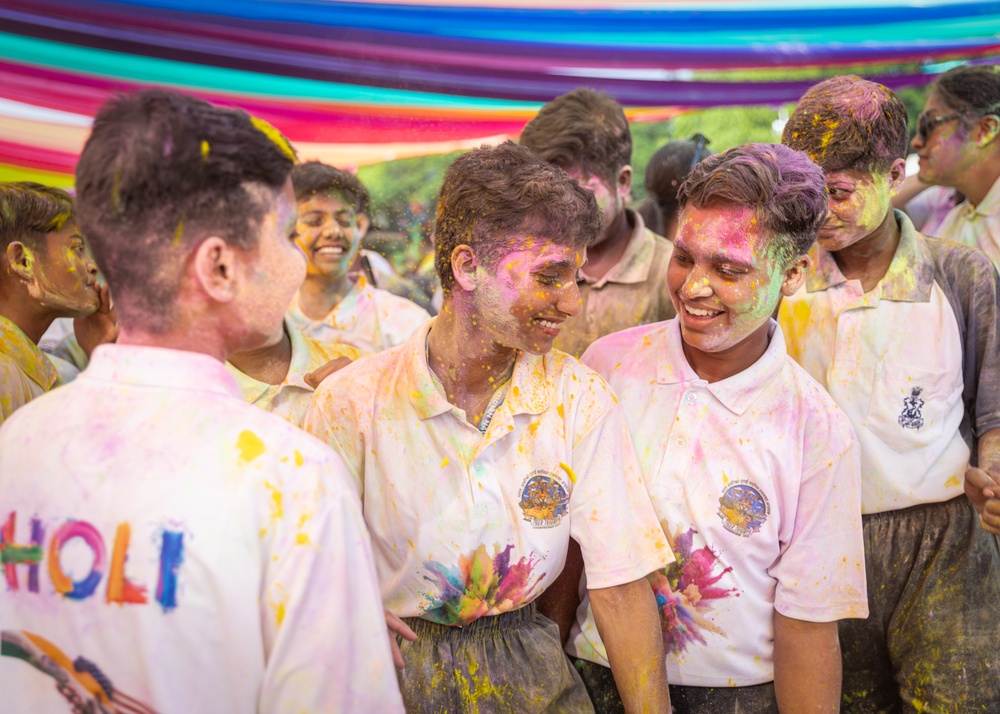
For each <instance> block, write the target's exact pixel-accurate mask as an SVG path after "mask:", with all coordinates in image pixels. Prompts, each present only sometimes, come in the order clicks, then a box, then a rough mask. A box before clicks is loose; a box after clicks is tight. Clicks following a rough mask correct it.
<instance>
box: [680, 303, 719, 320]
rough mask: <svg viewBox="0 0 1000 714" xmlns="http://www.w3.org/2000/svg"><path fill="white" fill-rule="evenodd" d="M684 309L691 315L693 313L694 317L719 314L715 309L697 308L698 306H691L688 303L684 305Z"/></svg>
mask: <svg viewBox="0 0 1000 714" xmlns="http://www.w3.org/2000/svg"><path fill="white" fill-rule="evenodd" d="M684 309H685V310H687V311H688V313H690V314H691V315H694V316H695V317H710V316H712V315H718V314H720V313H719V312H718V311H716V310H699V309H698V308H695V307H691V306H690V305H685V306H684Z"/></svg>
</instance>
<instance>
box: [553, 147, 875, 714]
mask: <svg viewBox="0 0 1000 714" xmlns="http://www.w3.org/2000/svg"><path fill="white" fill-rule="evenodd" d="M679 201H680V206H681V211H680V214H679V217H678V231H677V234H676V236H675V238H674V251H673V256H672V257H671V259H670V266H669V268H668V275H667V281H668V283H669V285H670V292H671V295H672V297H673V300H674V304H675V305H676V307H677V318H675V319H673V320H669V321H667V322H661V323H657V324H655V325H645V326H641V327H635V328H632V329H630V330H624V331H622V332H618V333H616V334H614V335H608V336H607V337H604V338H602V339H600V340H598V341H597V342H595V343H594V344H593V345H591V347H590V349H588V350H587V352H585V353H584V355H583V362H584V363H585V364H587V365H589V366H591V367H593V368H594V369H595V370H597V372H598V373H599V374H601V375H602V376H604V377H605V378H606V379H607V380H608V383H609V384H610V385H611V387H612V388H613V389H614V390H615V393H616V394H617V395H618V401H619V403H620V404H621V406H622V412H623V413H624V414H625V420H626V423H627V424H628V427H629V432H630V433H631V435H632V438H633V440H634V443H635V445H636V449H637V451H638V454H639V462H640V464H641V466H642V471H643V478H644V479H645V482H646V484H647V488H648V489H649V493H650V496H651V498H652V501H653V505H654V507H655V508H656V512H657V516H658V517H659V518H660V522H661V524H662V526H663V529H664V531H665V532H666V534H667V536H668V538H669V539H670V542H671V547H672V548H673V550H674V553H675V556H676V557H677V561H676V562H675V563H673V564H671V565H669V566H668V567H667V568H666V569H664V570H662V571H659V572H657V573H655V574H654V575H653V576H651V577H650V581H651V583H652V585H653V588H654V591H655V592H656V594H657V604H658V605H659V606H660V611H661V623H660V628H662V637H663V641H664V646H665V649H666V652H667V676H668V678H669V680H670V683H671V684H670V698H671V700H672V702H673V706H674V712H675V713H678V714H687V713H692V714H695V713H698V714H714V713H716V712H718V713H722V712H734V711H736V712H754V713H755V714H760V713H763V712H779V711H780V712H804V711H826V712H836V711H837V710H838V707H839V704H840V654H839V650H838V644H837V621H838V620H841V619H843V618H850V617H864V616H865V615H867V606H866V600H865V594H864V591H865V581H864V562H863V560H864V558H863V548H862V543H861V514H860V501H861V485H860V473H859V464H858V446H857V441H856V440H855V438H854V435H853V433H852V430H851V427H850V424H849V423H848V421H847V419H846V417H845V416H844V415H843V413H842V412H841V411H840V410H839V409H838V408H837V407H836V405H835V404H834V403H833V401H832V400H831V399H830V397H829V396H828V395H827V394H825V393H824V392H823V390H822V389H820V387H819V386H818V385H817V384H816V383H815V381H814V380H812V379H811V378H810V377H809V376H808V375H807V374H806V373H805V372H804V371H803V370H802V368H801V367H799V366H798V365H796V364H795V363H794V362H793V361H792V359H791V358H790V357H788V355H787V353H786V351H785V342H784V338H783V336H782V331H781V329H780V328H779V327H778V326H777V324H776V323H775V322H774V320H772V319H771V314H772V313H773V312H774V310H775V308H776V307H777V305H778V301H779V300H780V299H781V296H783V295H791V294H792V293H794V292H795V290H796V289H797V288H798V287H799V285H801V284H802V281H803V279H804V272H805V270H806V267H807V266H808V258H806V256H805V253H806V251H808V249H809V246H810V245H812V243H813V241H814V240H815V238H816V232H817V230H818V229H819V226H820V224H821V223H822V222H823V219H824V217H825V215H826V195H825V190H824V185H823V174H822V172H821V171H820V169H819V168H818V167H817V166H816V165H815V164H813V163H812V162H811V161H809V159H808V158H807V157H806V156H805V155H804V154H801V153H799V152H794V151H791V150H789V149H787V148H785V147H783V146H775V145H771V144H748V145H746V146H741V147H737V148H735V149H730V150H729V151H726V152H724V153H722V154H719V155H715V156H712V157H710V158H708V159H705V160H704V161H702V162H701V163H700V164H698V165H697V166H696V167H695V168H694V169H693V171H692V172H691V174H690V176H689V177H688V179H687V181H686V182H685V183H684V184H682V186H681V189H680V192H679ZM658 631H659V628H658ZM567 650H568V651H569V652H570V654H571V655H573V656H574V657H575V658H576V659H575V663H576V665H577V667H578V669H579V670H580V671H581V673H582V675H583V678H584V681H585V682H587V684H588V688H589V689H590V691H591V694H592V697H593V699H594V703H595V705H596V708H597V709H598V711H602V712H619V711H621V704H620V699H619V697H618V692H617V691H616V689H615V687H614V683H613V682H612V681H611V678H610V677H609V673H608V669H607V655H606V649H605V646H604V642H603V640H602V638H601V637H600V635H599V634H598V632H597V631H596V629H595V628H594V620H593V616H592V612H591V608H590V605H589V603H587V602H585V603H584V604H583V606H581V607H580V608H579V610H578V621H577V622H576V624H575V625H574V627H573V630H572V632H571V634H570V641H569V645H568V647H567Z"/></svg>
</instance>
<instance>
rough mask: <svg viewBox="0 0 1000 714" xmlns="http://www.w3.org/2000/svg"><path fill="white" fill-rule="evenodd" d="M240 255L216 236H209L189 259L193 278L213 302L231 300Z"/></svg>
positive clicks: (235, 288)
mask: <svg viewBox="0 0 1000 714" xmlns="http://www.w3.org/2000/svg"><path fill="white" fill-rule="evenodd" d="M240 258H241V256H238V255H237V249H236V248H234V247H233V246H231V245H229V243H227V242H226V241H224V240H222V238H219V237H218V236H210V237H209V238H206V239H205V240H203V241H202V242H201V243H200V244H199V245H198V247H197V248H196V249H195V252H194V257H193V258H192V260H191V266H192V270H193V272H194V276H193V277H194V279H195V280H196V281H197V283H198V285H199V286H200V287H201V289H202V290H203V291H204V292H205V294H206V295H208V296H209V297H210V298H211V299H212V300H214V301H215V302H220V303H228V302H231V301H232V300H233V299H234V298H235V297H236V295H237V293H238V286H237V278H236V268H237V262H238V261H239V260H240Z"/></svg>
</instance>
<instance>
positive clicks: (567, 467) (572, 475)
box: [559, 461, 576, 483]
mask: <svg viewBox="0 0 1000 714" xmlns="http://www.w3.org/2000/svg"><path fill="white" fill-rule="evenodd" d="M559 468H561V469H562V470H563V471H565V472H566V475H567V476H569V480H570V481H571V482H572V483H576V471H574V470H573V467H572V466H570V465H569V464H564V463H563V462H562V461H560V462H559Z"/></svg>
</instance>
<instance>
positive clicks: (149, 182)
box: [76, 89, 295, 331]
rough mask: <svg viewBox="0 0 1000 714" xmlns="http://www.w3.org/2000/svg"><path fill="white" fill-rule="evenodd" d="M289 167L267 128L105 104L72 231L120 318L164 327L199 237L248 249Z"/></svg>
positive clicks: (80, 172) (166, 94) (180, 103)
mask: <svg viewBox="0 0 1000 714" xmlns="http://www.w3.org/2000/svg"><path fill="white" fill-rule="evenodd" d="M294 163H295V152H294V150H293V149H292V147H291V145H290V144H289V143H288V141H287V140H286V139H285V138H284V137H283V136H282V135H281V134H280V133H279V132H278V131H277V130H276V129H275V128H274V127H272V126H271V125H270V124H268V123H267V122H264V121H261V120H259V119H256V118H253V117H251V116H250V115H249V114H247V113H246V112H244V111H242V110H239V109H226V108H223V107H218V106H215V105H213V104H210V103H208V102H206V101H204V100H202V99H197V98H195V97H191V96H188V95H184V94H180V93H178V92H174V91H169V90H165V89H147V90H143V91H139V92H134V93H131V94H124V95H120V96H118V97H115V98H113V99H111V100H109V101H108V102H106V103H105V104H104V106H103V107H101V109H100V111H99V112H98V113H97V117H96V118H95V119H94V126H93V130H92V131H91V134H90V138H89V139H87V143H86V145H85V146H84V148H83V153H82V154H81V155H80V161H79V163H78V164H77V167H76V192H77V193H76V196H77V198H76V204H77V214H78V216H79V222H80V227H81V229H82V231H83V233H84V235H85V236H86V237H87V240H88V241H89V243H90V245H91V247H92V249H93V252H94V257H95V258H96V260H97V263H98V265H99V266H100V268H101V270H102V272H103V273H104V275H105V277H106V278H107V281H108V284H109V286H110V287H111V289H112V291H113V293H114V295H115V302H116V304H117V305H118V310H119V315H120V318H121V319H123V320H127V319H130V316H131V315H135V316H136V317H137V319H140V320H141V321H142V323H143V326H144V327H145V328H146V329H149V330H152V331H162V330H164V329H166V328H167V326H168V325H169V320H170V315H171V313H172V310H173V302H174V299H175V296H176V292H177V289H178V287H179V285H180V279H181V274H182V270H183V262H184V259H185V258H186V256H187V255H188V254H189V253H190V251H191V249H192V248H194V247H195V246H197V245H198V244H199V243H200V242H201V241H202V240H203V239H204V238H206V237H208V236H209V235H216V236H219V237H220V238H222V239H224V240H226V241H228V242H230V243H232V244H233V245H235V246H238V247H239V248H241V249H244V250H250V249H253V248H254V247H255V246H256V243H257V236H258V231H259V227H260V224H261V221H262V220H263V219H264V216H265V212H266V210H267V209H268V208H269V206H270V205H271V202H272V199H273V194H274V192H275V191H278V190H280V189H281V188H282V186H284V184H285V181H286V180H287V178H288V174H289V172H290V171H291V169H292V165H293V164H294Z"/></svg>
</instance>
